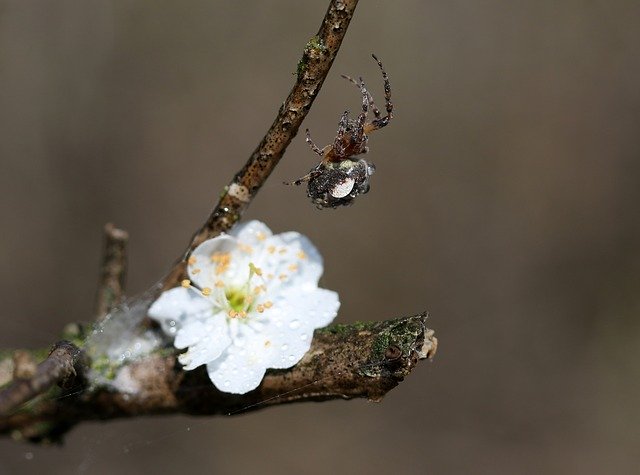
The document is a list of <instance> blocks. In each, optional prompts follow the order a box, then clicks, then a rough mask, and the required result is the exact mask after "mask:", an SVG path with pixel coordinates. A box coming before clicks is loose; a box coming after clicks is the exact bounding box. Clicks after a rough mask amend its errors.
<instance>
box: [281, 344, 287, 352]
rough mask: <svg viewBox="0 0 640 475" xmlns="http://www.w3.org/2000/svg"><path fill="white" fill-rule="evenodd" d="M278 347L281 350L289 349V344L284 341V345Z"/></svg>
mask: <svg viewBox="0 0 640 475" xmlns="http://www.w3.org/2000/svg"><path fill="white" fill-rule="evenodd" d="M280 349H281V350H282V351H287V350H288V349H289V345H287V344H286V343H285V344H284V345H282V346H281V347H280Z"/></svg>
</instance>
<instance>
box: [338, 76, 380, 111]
mask: <svg viewBox="0 0 640 475" xmlns="http://www.w3.org/2000/svg"><path fill="white" fill-rule="evenodd" d="M340 76H341V77H342V78H343V79H346V80H347V81H349V82H350V83H351V84H353V85H354V86H356V87H357V88H358V89H360V84H358V81H356V80H355V79H353V78H352V77H351V76H347V75H346V74H341V75H340ZM367 96H368V97H369V108H370V109H371V111H372V112H373V115H375V116H376V118H377V119H379V118H380V110H379V109H378V108H377V107H376V104H375V103H374V102H373V96H372V95H371V93H370V92H369V91H367Z"/></svg>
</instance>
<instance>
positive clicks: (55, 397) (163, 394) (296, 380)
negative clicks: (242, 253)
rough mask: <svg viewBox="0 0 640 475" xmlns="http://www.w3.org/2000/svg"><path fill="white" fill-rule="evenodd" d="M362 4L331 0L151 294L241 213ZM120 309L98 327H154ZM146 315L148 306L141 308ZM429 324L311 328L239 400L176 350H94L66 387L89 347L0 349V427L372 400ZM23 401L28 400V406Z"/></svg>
mask: <svg viewBox="0 0 640 475" xmlns="http://www.w3.org/2000/svg"><path fill="white" fill-rule="evenodd" d="M357 3H358V1H357V0H331V2H330V4H329V8H328V10H327V13H326V14H325V17H324V20H323V22H322V25H321V26H320V30H319V31H318V34H317V35H316V36H314V37H313V38H311V40H310V41H309V42H308V43H307V45H306V47H305V49H304V53H303V56H302V59H301V60H300V62H299V64H298V75H297V80H296V83H295V85H294V87H293V89H292V90H291V92H290V94H289V96H288V97H287V99H286V101H285V102H284V103H283V105H282V107H281V108H280V110H279V111H278V114H277V116H276V119H275V120H274V122H273V124H272V125H271V127H270V129H269V130H268V131H267V133H266V135H265V136H264V138H263V139H262V141H261V142H260V144H259V145H258V147H257V148H256V149H255V151H254V152H253V153H252V155H251V157H250V158H249V160H248V161H247V163H246V164H245V166H244V167H243V168H242V169H241V170H240V171H239V172H238V173H237V174H236V175H235V176H234V178H233V179H232V180H231V182H230V184H229V185H228V186H227V187H226V188H225V191H224V193H223V195H222V197H221V198H220V201H219V202H218V204H217V206H216V207H215V208H214V210H213V211H212V213H211V215H210V216H209V218H208V219H207V221H206V222H205V223H204V224H203V225H202V227H201V228H200V229H199V230H198V231H197V232H196V233H195V234H194V235H193V237H192V239H191V242H190V243H189V245H188V247H187V249H186V251H185V252H184V255H183V257H182V258H181V260H180V261H179V262H178V263H177V264H176V265H175V266H174V268H173V270H172V271H171V272H170V273H169V275H167V276H166V277H165V278H164V279H163V281H162V285H160V286H157V287H156V288H155V289H154V290H153V291H152V293H155V295H156V296H157V294H159V293H160V292H161V291H162V290H164V289H168V288H171V287H175V286H176V285H178V283H179V282H180V280H182V279H183V278H184V277H185V276H186V272H185V267H186V266H185V262H186V258H187V257H188V256H189V254H190V253H191V252H192V251H193V249H195V247H196V246H198V245H199V244H200V243H202V242H203V241H205V240H207V239H210V238H213V237H215V236H217V235H218V234H220V233H221V232H224V231H228V230H229V229H230V228H231V227H232V226H233V225H234V224H235V223H236V222H237V221H238V220H240V218H241V216H242V213H243V212H244V211H245V209H246V208H247V206H248V205H249V203H250V202H251V201H252V199H253V198H254V197H255V195H256V194H257V192H258V190H259V189H260V187H261V186H262V185H263V184H264V182H265V180H266V179H267V178H268V177H269V175H270V174H271V172H272V171H273V169H274V168H275V166H276V165H277V164H278V162H279V161H280V159H281V158H282V156H283V153H284V151H285V150H286V148H287V146H288V145H289V143H291V140H292V139H293V137H295V135H296V133H297V131H298V129H299V127H300V125H301V123H302V121H303V120H304V118H305V117H306V115H307V113H308V111H309V109H310V107H311V104H312V103H313V101H314V99H315V97H316V96H317V95H318V93H319V91H320V88H321V86H322V83H323V82H324V79H325V78H326V76H327V74H328V72H329V69H330V67H331V65H332V63H333V61H334V59H335V57H336V55H337V53H338V50H339V48H340V45H341V43H342V40H343V39H344V36H345V34H346V31H347V27H348V26H349V23H350V21H351V18H352V16H353V13H354V10H355V7H356V5H357ZM105 234H106V244H105V252H104V257H103V265H102V273H101V280H100V286H99V289H98V294H97V297H96V314H97V315H98V318H101V317H102V316H103V315H105V314H107V313H108V312H109V311H110V310H111V309H112V308H113V306H114V304H116V303H117V302H118V301H119V300H120V298H121V296H122V292H123V288H124V276H125V270H126V255H125V254H126V253H125V251H126V248H125V246H126V242H127V235H126V233H124V232H123V231H119V230H117V229H115V228H114V227H113V226H109V225H108V226H107V227H106V228H105ZM152 296H153V295H151V297H152ZM151 300H153V299H151ZM141 305H146V304H144V303H143V304H141ZM119 308H120V310H121V317H122V318H128V320H126V321H125V320H122V319H121V320H119V321H118V324H119V325H120V326H117V325H116V326H114V324H113V319H110V320H109V321H105V322H102V324H101V325H102V326H103V327H104V328H106V325H111V326H110V328H111V329H112V330H111V331H115V334H111V335H109V338H114V341H116V342H120V340H122V339H124V338H126V337H127V335H124V334H123V335H121V334H120V333H119V332H125V331H130V329H131V328H133V327H135V329H136V331H138V330H139V333H140V334H142V333H145V332H147V333H152V334H153V330H152V329H150V327H147V326H145V325H144V324H140V320H134V315H133V314H132V313H131V312H132V311H131V310H126V308H127V307H126V306H123V307H119ZM123 308H124V309H125V310H122V309H123ZM133 308H134V309H136V310H135V311H133V313H135V312H139V311H140V306H138V307H135V306H134V307H133ZM146 310H147V309H146V306H144V307H143V308H142V310H141V311H142V312H146ZM127 312H128V313H127ZM140 315H144V313H138V316H140ZM112 316H113V315H112ZM140 318H141V317H140ZM425 321H426V314H421V315H417V316H413V317H406V318H399V319H395V320H389V321H386V322H379V323H360V324H354V325H332V326H330V327H327V328H324V329H320V330H316V332H315V334H314V338H313V341H312V344H311V348H310V350H309V351H308V352H307V353H306V354H305V356H304V357H303V359H302V360H300V361H299V362H298V363H297V364H296V365H295V366H293V367H292V368H289V369H285V370H269V371H267V373H266V375H265V377H264V379H263V380H262V382H261V384H260V386H259V387H258V388H256V389H255V390H253V391H250V392H248V393H246V394H242V395H235V394H228V393H223V392H220V391H218V390H217V389H216V388H215V386H213V385H212V384H211V381H210V380H209V378H208V375H207V374H206V370H205V368H204V367H200V368H197V369H196V370H194V371H184V370H183V369H182V366H181V365H180V364H179V363H178V362H177V359H176V354H175V350H174V349H173V348H171V349H167V348H156V347H155V346H154V348H155V349H154V350H147V351H151V353H149V354H146V355H145V356H141V357H138V358H137V359H136V358H124V359H118V358H115V359H114V358H111V357H110V356H108V355H98V356H97V357H96V358H94V361H92V362H90V361H88V360H85V359H83V363H82V364H85V365H86V367H84V368H83V370H86V378H83V379H82V381H81V382H80V383H81V384H80V385H78V386H77V387H76V388H74V389H73V390H71V389H69V388H68V386H67V385H66V384H65V383H68V382H69V380H70V378H71V377H72V376H74V375H76V372H77V370H79V369H80V364H79V362H80V357H81V356H84V354H83V353H82V352H81V351H80V350H79V349H78V348H77V347H76V346H74V345H73V344H71V343H69V342H66V341H63V342H60V343H58V344H57V345H56V346H55V347H54V350H53V351H52V352H51V354H50V355H49V357H48V358H47V359H46V360H45V361H44V362H42V363H41V364H40V365H38V366H37V368H35V370H34V364H33V362H34V361H35V356H33V355H31V356H30V355H29V354H25V353H24V352H23V353H21V354H18V356H19V358H18V356H16V353H15V352H14V353H9V354H7V356H5V357H3V356H2V355H0V386H1V385H3V384H5V383H7V381H10V379H11V377H7V368H13V370H12V371H11V372H13V373H14V374H13V380H14V381H13V382H12V383H9V384H8V385H7V386H6V387H5V389H4V390H2V391H1V392H0V434H11V435H12V436H13V437H15V438H21V439H26V440H31V441H43V440H51V441H56V440H60V439H61V437H62V435H63V434H64V433H66V432H67V431H68V430H69V429H70V428H71V427H73V426H74V425H76V424H78V423H79V422H81V421H84V420H96V419H112V418H119V417H133V416H139V415H153V414H167V413H186V414H197V415H211V414H227V415H231V414H237V413H241V412H249V411H253V410H256V409H260V408H263V407H267V406H270V405H275V404H283V403H290V402H298V401H308V400H314V401H319V400H326V399H334V398H342V399H351V398H356V397H365V398H368V399H370V400H374V401H379V400H380V399H381V398H382V397H383V396H384V395H385V394H386V393H387V392H388V391H389V390H390V389H392V388H393V387H395V386H396V385H397V384H398V383H399V382H400V381H402V379H403V378H404V377H405V376H406V375H408V374H409V372H410V371H411V370H412V369H413V367H414V366H415V365H416V363H417V362H418V361H419V360H421V359H425V358H432V357H433V355H434V354H435V351H436V348H437V339H436V338H435V337H434V336H433V331H432V330H429V329H427V328H426V326H425ZM100 328H102V327H100ZM113 329H115V330H113ZM126 329H129V330H126ZM100 331H102V330H100ZM94 333H95V332H94ZM98 333H99V332H98ZM128 337H131V335H128ZM73 338H74V341H76V340H75V339H76V338H77V339H78V341H80V340H81V339H82V335H81V334H75V335H73ZM154 344H155V345H157V343H154ZM87 351H89V349H87ZM18 360H20V361H22V362H19V361H18ZM83 376H84V374H83ZM56 382H62V383H63V386H64V387H63V389H59V388H54V387H53V386H54V384H55V383H56ZM38 395H41V396H42V397H36V396H38ZM26 401H30V403H29V404H28V405H24V402H26Z"/></svg>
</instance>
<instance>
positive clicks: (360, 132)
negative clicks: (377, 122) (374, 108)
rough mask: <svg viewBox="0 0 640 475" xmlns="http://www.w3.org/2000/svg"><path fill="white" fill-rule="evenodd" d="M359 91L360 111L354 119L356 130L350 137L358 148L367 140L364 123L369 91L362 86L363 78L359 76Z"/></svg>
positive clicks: (367, 110) (367, 109)
mask: <svg viewBox="0 0 640 475" xmlns="http://www.w3.org/2000/svg"><path fill="white" fill-rule="evenodd" d="M358 79H359V80H360V92H361V93H362V112H361V113H360V114H359V115H358V120H357V121H356V130H355V133H354V135H353V136H352V137H351V141H352V142H353V143H354V144H356V145H357V146H358V149H361V148H362V144H363V143H364V142H366V141H367V136H366V135H365V132H364V124H365V123H366V122H367V113H368V112H369V93H368V92H367V88H366V87H365V86H364V80H363V79H362V78H361V77H360V78H358Z"/></svg>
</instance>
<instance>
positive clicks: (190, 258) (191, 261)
mask: <svg viewBox="0 0 640 475" xmlns="http://www.w3.org/2000/svg"><path fill="white" fill-rule="evenodd" d="M196 262H198V259H196V256H189V259H188V260H187V263H188V264H189V265H190V266H192V265H194V264H195V263H196Z"/></svg>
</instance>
